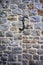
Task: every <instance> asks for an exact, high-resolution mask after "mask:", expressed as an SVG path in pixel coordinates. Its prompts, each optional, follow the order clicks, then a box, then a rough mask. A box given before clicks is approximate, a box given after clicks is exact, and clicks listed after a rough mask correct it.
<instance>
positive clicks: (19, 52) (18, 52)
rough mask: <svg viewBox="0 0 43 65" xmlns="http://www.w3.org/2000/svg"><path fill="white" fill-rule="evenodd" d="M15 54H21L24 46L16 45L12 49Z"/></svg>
mask: <svg viewBox="0 0 43 65" xmlns="http://www.w3.org/2000/svg"><path fill="white" fill-rule="evenodd" d="M12 53H13V54H21V53H22V48H21V47H15V48H13V49H12Z"/></svg>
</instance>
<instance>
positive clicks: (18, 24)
mask: <svg viewBox="0 0 43 65" xmlns="http://www.w3.org/2000/svg"><path fill="white" fill-rule="evenodd" d="M12 26H17V27H21V23H20V22H19V21H17V22H13V23H12Z"/></svg>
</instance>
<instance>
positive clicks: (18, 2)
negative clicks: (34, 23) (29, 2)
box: [11, 0, 21, 4]
mask: <svg viewBox="0 0 43 65" xmlns="http://www.w3.org/2000/svg"><path fill="white" fill-rule="evenodd" d="M11 3H12V4H14V3H16V4H20V3H21V0H11Z"/></svg>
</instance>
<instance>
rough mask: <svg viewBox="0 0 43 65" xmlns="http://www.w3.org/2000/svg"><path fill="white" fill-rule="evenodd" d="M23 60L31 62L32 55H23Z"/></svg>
mask: <svg viewBox="0 0 43 65" xmlns="http://www.w3.org/2000/svg"><path fill="white" fill-rule="evenodd" d="M23 58H24V59H28V60H32V55H29V54H23Z"/></svg>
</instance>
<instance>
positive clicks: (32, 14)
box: [29, 9, 37, 16]
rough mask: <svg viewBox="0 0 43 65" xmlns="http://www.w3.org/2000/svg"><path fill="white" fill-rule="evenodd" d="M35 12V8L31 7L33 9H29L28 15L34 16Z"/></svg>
mask: <svg viewBox="0 0 43 65" xmlns="http://www.w3.org/2000/svg"><path fill="white" fill-rule="evenodd" d="M36 14H37V10H35V9H33V10H29V15H30V16H35V15H36Z"/></svg>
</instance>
